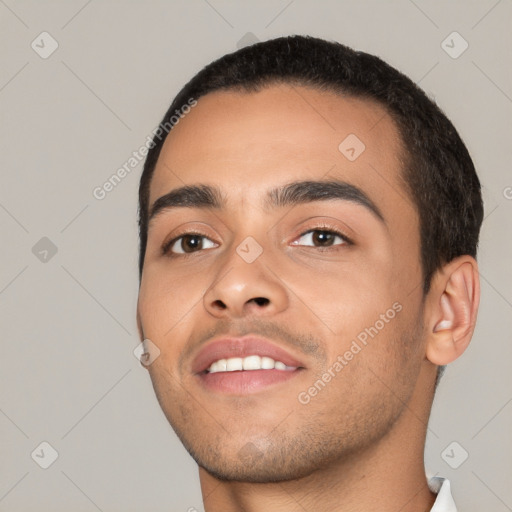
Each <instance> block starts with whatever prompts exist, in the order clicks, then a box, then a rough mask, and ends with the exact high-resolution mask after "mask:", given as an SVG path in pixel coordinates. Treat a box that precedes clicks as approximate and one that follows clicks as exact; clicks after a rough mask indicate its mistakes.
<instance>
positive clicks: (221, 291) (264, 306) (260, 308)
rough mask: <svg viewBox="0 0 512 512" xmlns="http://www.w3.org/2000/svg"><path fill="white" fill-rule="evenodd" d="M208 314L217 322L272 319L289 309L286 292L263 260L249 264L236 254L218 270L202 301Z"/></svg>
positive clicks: (274, 273) (284, 286)
mask: <svg viewBox="0 0 512 512" xmlns="http://www.w3.org/2000/svg"><path fill="white" fill-rule="evenodd" d="M203 301H204V306H205V308H206V310H207V311H208V313H210V314H211V315H212V316H215V317H217V318H243V317H245V316H247V315H255V316H271V315H275V314H277V313H280V312H281V311H284V310H285V309H286V308H287V307H288V301H289V296H288V291H287V289H286V285H285V284H284V283H283V281H281V279H280V278H279V277H278V275H277V273H276V272H275V271H272V269H270V268H269V267H268V266H267V265H266V263H264V262H263V258H262V256H260V257H259V258H258V259H257V260H256V261H253V262H252V263H247V262H246V261H244V260H243V259H242V258H241V257H240V256H239V255H238V254H237V253H236V252H234V254H233V255H232V256H231V258H230V259H229V261H227V262H226V263H225V265H223V266H222V268H220V269H219V272H218V273H217V274H216V279H215V282H214V283H213V284H212V286H211V287H210V288H209V289H208V290H207V291H206V293H205V294H204V297H203Z"/></svg>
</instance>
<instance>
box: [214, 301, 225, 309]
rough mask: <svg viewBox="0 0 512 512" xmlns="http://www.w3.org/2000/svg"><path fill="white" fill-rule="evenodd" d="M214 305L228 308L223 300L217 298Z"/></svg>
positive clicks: (218, 307)
mask: <svg viewBox="0 0 512 512" xmlns="http://www.w3.org/2000/svg"><path fill="white" fill-rule="evenodd" d="M213 306H214V307H215V308H217V309H226V304H224V302H222V301H221V300H216V301H215V302H214V303H213Z"/></svg>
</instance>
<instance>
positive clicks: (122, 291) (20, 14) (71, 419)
mask: <svg viewBox="0 0 512 512" xmlns="http://www.w3.org/2000/svg"><path fill="white" fill-rule="evenodd" d="M511 19H512V5H511V2H510V0H501V1H496V0H482V1H479V2H476V1H472V2H469V1H464V2H462V1H450V2H440V1H439V2H427V1H420V0H415V1H414V2H413V1H408V0H401V1H388V2H382V1H379V0H375V1H362V2H356V1H353V2H349V1H347V2H335V1H323V2H317V1H311V0H295V1H293V0H292V1H290V0H283V1H268V0H267V1H257V2H256V1H250V2H249V1H247V2H238V3H236V2H234V1H227V0H209V1H206V0H190V1H173V2H169V1H167V2H164V1H146V2H142V1H138V2H135V1H132V2H120V1H111V0H107V1H105V0H103V1H100V0H90V1H85V0H73V1H67V2H63V1H61V2H56V1H45V2H43V1H40V0H33V1H28V0H26V1H23V0H19V1H14V0H0V39H1V48H2V54H1V65H0V108H1V123H0V130H1V137H0V141H1V153H0V154H1V155H2V161H1V188H0V228H1V233H2V239H3V240H4V243H3V244H2V248H1V266H0V314H1V328H2V340H1V343H2V350H1V354H2V355H1V357H0V375H1V386H0V439H1V455H0V510H1V511H9V512H21V511H34V510H44V511H49V510H52V511H55V512H57V511H65V510H73V511H75V512H80V511H84V512H89V511H95V510H101V511H105V512H107V511H141V510H152V511H154V512H158V511H164V510H165V511H178V512H179V511H186V510H188V509H189V508H190V507H195V509H196V510H198V511H202V510H203V508H202V505H201V497H200V489H199V483H198V477H197V470H196V467H195V464H194V463H193V461H192V459H191V458H190V457H189V456H188V454H187V453H186V452H185V451H184V449H183V448H182V447H181V445H180V443H179V441H178V440H177V438H176V437H175V435H174V433H173V432H172V430H171V428H170V427H169V425H168V424H167V422H166V420H165V418H164V416H163V414H162V412H161V410H160V408H159V406H158V404H157V401H156V398H155V397H154V393H153V389H152V386H151V383H150V380H149V376H148V374H147V372H146V370H144V369H143V368H142V367H141V366H140V364H139V362H138V361H137V359H136V358H135V356H134V355H133V353H132V351H133V350H134V349H135V347H136V346H137V345H138V342H139V340H138V336H137V330H136V323H135V306H136V299H137V287H138V282H137V245H138V239H137V231H136V206H137V186H138V178H139V176H140V171H141V168H142V165H141V164H139V165H138V166H137V167H136V168H135V169H134V170H133V171H132V172H131V173H130V174H129V175H128V176H127V177H126V178H125V179H124V180H123V181H122V182H121V183H120V184H119V185H118V186H117V187H116V188H115V189H114V190H113V191H111V192H110V193H109V194H108V195H107V197H105V199H103V200H97V199H95V198H94V197H93V194H92V191H93V189H94V188H95V187H97V186H101V185H102V184H103V183H104V182H105V181H106V180H108V178H109V177H110V176H111V175H112V174H113V173H115V172H116V170H117V169H118V168H119V167H121V166H122V165H123V164H124V163H125V162H126V161H127V159H128V158H129V157H130V156H131V153H132V152H133V151H136V150H137V149H138V148H139V147H140V146H141V145H142V144H144V142H145V141H146V137H147V136H148V135H149V134H150V133H151V131H152V130H153V129H154V128H155V127H156V125H157V124H158V122H159V121H160V118H161V116H162V115H163V113H164V111H165V110H166V109H167V107H168V105H169V103H170V101H171V100H172V98H173V96H174V95H175V94H176V93H177V91H178V90H179V88H180V87H181V86H182V85H183V84H184V83H185V81H187V80H188V79H189V78H190V77H191V76H192V75H193V74H194V73H195V72H196V71H198V70H199V69H200V68H201V67H202V66H204V65H205V64H207V63H208V62H210V61H211V60H213V59H214V58H217V57H219V56H221V55H223V54H224V53H227V52H230V51H233V50H235V49H236V48H237V46H238V44H239V41H240V40H241V39H242V38H244V36H245V37H246V40H248V39H250V38H251V37H252V36H247V35H246V34H247V33H249V32H250V33H253V34H254V37H256V38H258V39H260V40H265V39H268V38H271V37H276V36H280V35H286V34H293V33H297V34H311V35H315V36H320V37H324V38H327V39H333V40H338V41H340V42H343V43H346V44H348V45H350V46H353V47H355V48H357V49H362V50H365V51H367V52H370V53H374V54H377V55H379V56H381V57H382V58H384V59H385V60H387V61H388V62H389V63H390V64H392V65H394V66H396V67H397V68H399V69H400V70H402V71H403V72H405V73H406V74H408V75H409V76H410V77H411V78H412V79H413V80H415V81H416V82H419V83H420V85H421V86H422V87H423V88H424V89H425V90H426V91H427V92H428V94H429V95H431V96H432V97H434V98H435V99H436V101H437V102H438V103H439V105H440V106H441V107H442V108H443V109H444V110H445V111H446V112H447V114H448V116H449V117H450V118H451V119H452V120H453V122H454V123H455V125H456V126H457V128H458V129H459V131H460V133H461V135H462V137H463V139H464V140H465V142H466V143H467V145H468V147H469V149H470V152H471V154H472V156H473V158H474V161H475V164H476V166H477V169H478V170H479V174H480V177H481V180H482V183H483V185H484V196H485V205H486V218H485V221H484V224H483V230H482V237H481V251H480V256H479V261H480V265H481V281H482V305H481V309H480V315H479V323H478V327H477V330H476V333H475V336H474V338H473V342H472V344H471V346H470V349H469V350H468V351H467V352H466V354H465V355H464V356H463V357H462V358H461V359H460V360H459V361H457V362H455V363H454V364H452V365H451V366H450V367H449V369H448V370H447V373H446V375H445V377H444V378H443V381H442V383H441V385H440V388H439V391H438V395H437V398H436V401H435V405H434V409H433V414H432V418H431V423H430V430H429V435H428V440H427V450H426V462H427V468H428V470H429V471H430V473H431V474H436V473H437V474H440V475H443V476H446V477H449V478H450V479H451V480H452V485H453V493H454V496H455V498H456V501H457V503H458V505H459V509H460V510H464V511H466V512H471V511H481V510H492V511H496V512H504V511H507V510H512V486H511V485H510V483H511V475H512V462H511V461H512V438H511V436H510V432H511V430H512V429H511V423H512V385H511V384H512V378H511V371H510V361H511V360H512V343H511V335H510V333H511V330H512V322H511V318H512V314H511V312H512V291H511V290H512V274H511V270H510V255H511V254H512V237H511V236H510V231H511V222H510V219H511V213H512V200H511V198H512V189H511V188H509V187H512V175H511V172H510V161H511V158H510V157H511V146H512V144H511V139H510V137H511V132H512V130H511V119H512V116H511V113H512V99H511V96H512V79H511V78H512V77H511V66H510V61H509V60H508V58H509V56H510V51H511V43H512V37H511V32H512V31H511V30H510V23H511ZM43 31H47V32H49V33H50V34H51V36H52V37H53V38H54V39H55V40H56V41H57V42H58V45H59V47H58V49H57V50H56V51H55V52H54V53H53V54H52V55H50V56H49V57H48V58H42V57H41V56H40V54H39V53H36V51H35V50H34V49H32V47H31V43H32V41H34V40H35V44H36V43H37V44H39V49H40V51H43V49H44V51H47V50H48V49H49V48H51V46H50V45H51V42H50V41H49V39H44V40H43V42H41V37H39V34H41V32H43ZM453 31H457V32H458V33H459V34H461V36H462V37H463V38H464V39H465V40H466V41H467V42H468V43H469V47H468V49H467V50H466V51H465V52H464V53H463V54H462V55H460V56H459V57H458V58H452V57H451V56H450V55H448V54H447V53H446V52H445V50H444V49H443V47H442V46H441V43H442V42H443V40H445V38H446V37H447V36H448V35H449V34H451V33H452V32H453ZM44 37H47V36H44ZM445 44H449V45H450V46H452V47H454V48H452V52H453V51H455V50H457V49H460V48H461V44H462V43H461V40H460V39H459V40H453V42H452V40H451V39H448V43H445ZM42 47H44V48H42ZM43 237H47V238H48V239H49V240H51V244H53V245H54V246H55V247H56V248H57V252H56V254H54V255H53V254H52V251H51V249H52V245H51V244H50V243H49V242H48V240H42V241H40V240H41V239H42V238H43ZM37 244H38V245H37ZM34 246H35V249H33V248H34ZM45 250H46V251H48V252H47V253H45V252H44V251H45ZM45 258H46V259H45ZM43 441H46V442H48V443H49V444H50V445H51V446H52V447H53V448H54V449H55V450H56V451H57V452H58V454H59V456H58V458H57V460H56V461H55V462H54V463H53V464H52V465H51V466H50V467H49V468H48V469H42V468H41V467H40V466H39V465H38V463H36V462H35V461H38V462H39V463H41V462H44V460H43V459H45V457H46V461H48V460H49V459H48V457H51V453H50V451H49V449H48V448H45V447H44V446H43V448H38V447H39V445H40V443H41V442H43ZM453 442H456V443H457V444H455V445H453V444H451V443H453ZM37 448H38V449H37ZM36 449H37V450H36ZM34 450H36V452H35V453H36V455H34V457H33V458H32V457H31V453H33V452H34ZM41 450H42V451H41ZM466 452H467V453H468V458H467V460H464V457H465V453H466ZM37 454H39V456H37ZM461 461H463V462H461ZM452 466H458V468H457V469H454V468H453V467H452Z"/></svg>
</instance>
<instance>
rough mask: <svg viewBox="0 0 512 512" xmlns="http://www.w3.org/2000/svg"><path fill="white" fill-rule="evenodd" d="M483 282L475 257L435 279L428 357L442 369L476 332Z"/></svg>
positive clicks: (457, 262)
mask: <svg viewBox="0 0 512 512" xmlns="http://www.w3.org/2000/svg"><path fill="white" fill-rule="evenodd" d="M479 302H480V280H479V274H478V265H477V262H476V261H475V259H474V258H472V257H471V256H459V257H458V258H455V259H453V260H452V261H450V263H447V264H446V265H444V266H443V267H442V268H441V269H440V270H438V271H437V272H436V274H435V275H434V276H433V278H432V283H431V288H430V290H429V293H428V298H427V308H426V309H425V312H426V314H427V317H426V318H425V325H426V326H427V327H428V334H427V345H426V357H427V359H428V360H429V361H430V362H431V363H433V364H435V365H438V366H443V365H445V364H448V363H451V362H452V361H454V360H455V359H457V358H458V357H459V356H460V355H461V354H462V353H463V352H464V351H465V350H466V348H467V346H468V345H469V342H470V341H471V337H472V336H473V331H474V329H475V324H476V317H477V312H478V304H479Z"/></svg>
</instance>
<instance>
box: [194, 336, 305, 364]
mask: <svg viewBox="0 0 512 512" xmlns="http://www.w3.org/2000/svg"><path fill="white" fill-rule="evenodd" d="M252 355H257V356H261V357H263V356H267V357H271V358H272V359H274V360H275V361H281V362H282V363H284V364H285V365H287V366H295V367H302V366H303V365H302V363H301V362H300V361H299V360H298V359H296V358H295V357H293V356H292V355H291V354H289V353H288V352H287V351H286V350H284V349H283V348H281V347H279V346H277V345H275V344H274V343H272V342H270V341H268V340H266V339H264V338H260V337H256V336H251V335H249V336H244V337H241V338H233V337H224V338H220V339H217V340H213V341H210V342H209V343H208V344H207V345H206V346H205V347H204V348H203V349H202V350H201V351H200V352H199V354H197V356H196V357H195V358H194V360H193V361H192V371H193V372H194V373H201V372H203V371H204V370H206V369H208V368H209V367H210V366H211V365H212V363H214V362H215V361H218V360H219V359H229V358H232V357H242V358H243V357H247V356H252Z"/></svg>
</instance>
